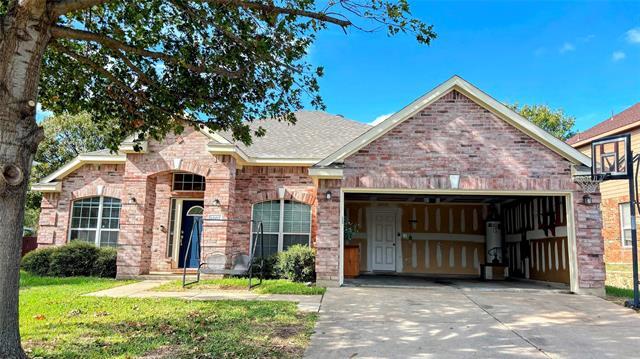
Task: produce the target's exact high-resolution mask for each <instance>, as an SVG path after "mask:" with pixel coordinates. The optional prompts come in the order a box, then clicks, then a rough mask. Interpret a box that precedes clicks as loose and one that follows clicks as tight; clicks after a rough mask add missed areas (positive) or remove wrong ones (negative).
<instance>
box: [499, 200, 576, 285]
mask: <svg viewBox="0 0 640 359" xmlns="http://www.w3.org/2000/svg"><path fill="white" fill-rule="evenodd" d="M566 211H567V206H566V199H565V198H564V197H559V196H556V197H533V198H530V199H523V200H519V201H518V202H514V203H511V204H509V205H506V206H504V207H503V212H502V217H503V226H504V231H505V234H506V238H505V239H506V258H507V260H508V263H509V270H510V272H511V273H512V275H515V276H520V277H526V278H530V279H535V280H542V281H549V282H558V283H566V284H569V281H570V275H569V242H568V239H567V212H566ZM525 267H526V268H525Z"/></svg>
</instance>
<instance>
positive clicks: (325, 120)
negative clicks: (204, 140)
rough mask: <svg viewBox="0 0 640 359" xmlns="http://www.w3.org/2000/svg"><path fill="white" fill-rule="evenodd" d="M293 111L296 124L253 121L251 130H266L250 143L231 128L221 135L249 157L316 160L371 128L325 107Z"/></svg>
mask: <svg viewBox="0 0 640 359" xmlns="http://www.w3.org/2000/svg"><path fill="white" fill-rule="evenodd" d="M294 115H295V117H296V123H295V125H294V124H291V123H289V122H281V121H276V120H274V119H262V120H258V121H254V122H252V123H251V125H250V127H251V129H252V130H256V129H258V127H262V128H264V129H265V130H266V131H267V132H266V134H265V135H264V136H263V137H254V138H253V143H252V144H251V145H250V146H247V145H245V144H243V143H241V142H235V141H233V136H232V134H231V132H228V131H227V132H221V133H220V135H221V136H223V137H224V138H225V139H226V140H227V141H229V143H232V144H234V145H235V146H236V147H237V148H238V149H239V150H240V151H242V152H243V153H244V154H245V155H246V156H247V157H250V158H268V159H272V160H277V159H293V158H296V159H305V160H312V162H311V164H313V163H315V162H317V161H319V160H321V159H323V158H325V157H327V156H328V155H330V154H331V153H333V152H335V151H336V150H338V149H339V148H340V147H342V146H344V145H345V144H347V143H348V142H349V141H351V140H353V139H354V138H356V137H358V136H360V135H361V134H363V133H364V132H366V131H367V130H368V129H369V128H371V126H369V125H367V124H365V123H362V122H357V121H354V120H349V119H346V118H344V117H342V116H340V115H332V114H330V113H326V112H322V111H297V112H295V113H294Z"/></svg>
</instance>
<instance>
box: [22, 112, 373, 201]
mask: <svg viewBox="0 0 640 359" xmlns="http://www.w3.org/2000/svg"><path fill="white" fill-rule="evenodd" d="M295 116H296V120H297V121H296V124H295V125H293V124H291V123H288V122H278V121H276V120H272V119H264V120H259V121H255V122H253V123H252V124H251V128H252V129H257V128H258V126H262V127H263V128H264V129H266V130H267V132H266V134H265V136H263V137H260V138H254V140H253V144H252V145H251V146H246V145H244V144H243V143H241V142H234V141H233V136H232V134H231V133H230V132H213V131H211V130H209V128H207V127H200V128H199V130H200V132H201V133H202V134H203V135H205V136H206V137H207V138H208V139H209V140H211V142H210V143H209V144H208V145H207V147H206V148H203V149H202V150H203V151H210V152H212V153H224V154H235V155H238V157H239V158H240V159H241V160H242V163H243V164H247V163H252V164H255V165H305V166H310V165H313V164H314V163H316V162H318V161H319V160H321V159H322V158H324V157H326V156H328V155H329V154H331V153H332V152H334V151H336V150H337V149H338V148H340V147H342V146H343V145H344V144H346V143H347V142H349V141H351V140H352V139H354V138H355V137H357V136H359V135H361V134H362V133H364V132H366V131H367V130H368V129H369V128H370V127H371V126H369V125H367V124H365V123H361V122H357V121H353V120H349V119H346V118H344V117H342V116H340V115H332V114H329V113H326V112H321V111H298V112H295ZM135 138H136V135H135V134H134V135H131V136H129V137H127V138H126V139H125V140H124V141H123V143H122V144H121V145H120V150H119V152H118V153H112V152H111V151H109V150H99V151H93V152H87V153H82V154H80V155H79V156H77V157H76V158H74V159H73V160H71V161H69V162H68V163H66V164H65V165H64V166H62V167H60V168H59V169H58V170H56V171H54V172H53V173H51V174H50V175H49V176H47V177H45V178H43V179H42V180H41V181H40V182H39V183H37V184H35V185H34V186H32V189H33V190H38V191H42V192H59V191H60V188H61V187H60V185H61V183H60V182H55V181H59V180H61V179H63V178H64V177H66V176H67V175H69V174H70V173H72V172H73V171H75V170H77V169H78V168H80V167H82V166H83V165H85V164H92V163H108V164H114V163H125V162H126V160H127V157H126V156H127V153H136V151H135V148H134V146H135V144H136V143H135ZM139 145H140V146H141V149H142V150H141V151H139V152H137V153H145V152H146V151H147V141H141V142H139Z"/></svg>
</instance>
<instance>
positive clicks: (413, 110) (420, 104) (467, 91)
mask: <svg viewBox="0 0 640 359" xmlns="http://www.w3.org/2000/svg"><path fill="white" fill-rule="evenodd" d="M454 89H455V90H457V91H459V92H461V93H462V94H464V95H465V96H467V97H469V98H470V99H471V100H473V101H474V102H476V103H477V104H478V105H480V106H482V107H484V108H486V109H487V110H489V111H491V112H492V113H494V114H495V115H497V116H498V117H500V118H501V119H503V120H504V121H506V122H507V123H509V124H511V125H513V126H514V127H516V128H518V129H519V130H520V131H522V132H524V133H525V134H527V135H529V136H530V137H532V138H534V139H535V140H537V141H538V142H540V143H542V144H543V145H545V146H546V147H547V148H549V149H551V150H552V151H554V152H556V153H558V154H559V155H561V156H562V157H564V158H566V159H567V160H569V161H571V162H572V163H574V164H582V165H585V166H588V167H591V160H590V159H589V157H587V156H585V155H584V154H582V153H580V152H579V151H577V150H576V149H574V148H573V147H571V146H569V145H568V144H566V143H564V142H562V141H561V140H559V139H557V138H555V137H554V136H552V135H550V134H549V133H547V132H546V131H544V130H543V129H541V128H540V127H538V126H536V125H535V124H533V123H532V122H531V121H529V120H527V119H525V118H524V117H522V116H520V115H519V114H518V113H516V112H515V111H513V110H511V109H510V108H508V107H507V106H505V105H504V104H502V103H500V102H499V101H497V100H495V99H494V98H492V97H491V96H489V95H488V94H486V93H484V92H482V91H481V90H480V89H478V88H477V87H475V86H473V85H472V84H471V83H469V82H467V81H465V80H464V79H462V78H461V77H459V76H453V77H451V78H450V79H448V80H447V81H445V82H443V83H442V84H440V85H438V86H437V87H436V88H434V89H433V90H431V91H429V92H428V93H426V94H425V95H423V96H422V97H420V98H418V99H417V100H415V101H413V102H412V103H410V104H409V105H408V106H406V107H404V108H403V109H401V110H400V111H398V112H396V113H395V114H393V115H392V116H391V117H389V118H387V119H386V120H384V121H382V122H381V123H379V124H378V125H376V126H374V127H372V128H371V129H369V131H367V132H365V133H363V134H362V135H360V136H358V137H357V138H355V139H354V140H352V141H351V142H349V143H347V144H345V145H344V146H342V147H341V148H340V149H338V150H337V151H335V152H333V153H332V154H331V155H329V156H327V157H326V158H325V159H323V160H322V161H320V162H318V163H317V164H316V165H315V167H316V168H322V167H329V166H331V165H333V164H335V163H341V162H343V161H344V159H345V158H347V157H349V156H350V155H352V154H354V153H355V152H357V151H359V150H360V149H362V148H363V147H365V146H366V145H368V144H369V143H371V142H373V141H375V140H376V139H377V138H379V137H381V136H383V135H384V134H385V133H387V132H389V131H390V130H392V129H393V128H394V127H396V126H397V125H398V124H400V123H402V122H404V121H405V120H407V119H409V118H411V117H412V116H414V115H415V114H417V113H418V112H419V111H421V110H422V109H423V108H425V107H426V106H429V105H430V104H432V103H434V102H435V101H437V100H438V99H440V98H441V97H442V96H444V95H446V94H447V93H449V92H450V91H452V90H454Z"/></svg>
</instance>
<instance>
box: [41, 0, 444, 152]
mask: <svg viewBox="0 0 640 359" xmlns="http://www.w3.org/2000/svg"><path fill="white" fill-rule="evenodd" d="M53 4H54V9H55V11H56V12H58V13H59V14H60V15H61V16H60V17H59V20H58V21H57V22H56V23H55V24H54V25H53V26H52V27H51V35H52V37H53V41H52V42H51V46H50V47H49V50H48V51H47V52H46V53H45V56H44V63H43V68H42V78H41V81H42V82H41V89H40V101H41V102H42V104H43V106H44V107H45V108H47V109H49V110H52V111H54V112H56V113H61V112H70V113H78V112H80V111H83V110H87V111H89V112H90V114H91V115H92V116H93V118H94V119H95V121H97V122H98V126H100V127H101V128H103V129H108V132H109V136H108V137H107V145H108V146H109V147H110V148H113V149H115V148H116V147H117V146H118V144H119V143H120V142H121V141H122V140H123V139H124V138H125V137H126V136H128V135H130V134H131V132H133V131H135V132H136V133H137V134H138V135H139V136H140V138H142V137H145V136H150V137H152V138H161V137H163V136H164V135H165V134H166V133H168V132H170V131H173V132H176V131H177V132H180V131H181V130H182V127H183V126H184V125H185V123H186V124H189V123H190V124H196V125H198V124H204V125H206V126H209V127H210V128H211V129H213V130H221V129H224V130H231V131H232V132H233V134H234V137H235V139H237V140H240V141H242V142H244V143H251V137H252V136H256V135H257V136H260V135H262V134H264V130H263V129H261V128H258V129H257V130H255V131H253V133H252V132H251V130H250V129H249V125H248V122H250V121H253V120H255V119H260V118H274V119H277V120H284V121H295V118H294V117H293V116H292V114H291V113H292V112H293V111H296V110H299V109H301V108H303V107H305V105H306V104H308V105H310V106H312V107H315V108H320V109H322V108H324V104H323V101H322V97H321V96H320V91H319V85H318V79H319V78H320V77H321V76H322V75H323V71H324V70H323V68H322V67H313V66H311V65H310V64H309V63H308V62H307V61H306V59H305V55H306V53H307V50H308V48H309V46H310V45H311V44H312V43H313V41H314V40H315V39H316V33H317V32H318V31H320V30H322V29H325V28H326V27H327V26H329V25H336V26H339V27H342V28H343V29H344V30H345V31H349V28H357V29H362V30H364V31H376V30H379V29H383V30H386V31H387V32H388V33H389V34H390V35H394V34H397V33H399V32H409V33H412V34H414V35H415V37H416V39H417V40H418V42H421V43H426V44H429V43H430V41H431V40H432V39H433V38H435V36H436V35H435V33H434V32H433V30H432V27H431V26H428V25H426V24H424V23H422V22H421V21H419V20H417V19H414V18H411V16H410V12H409V4H408V2H407V0H399V1H383V0H367V1H352V0H340V1H330V2H320V1H314V0H282V1H239V0H195V1H194V0H148V1H104V0H102V1H98V0H92V1H87V0H85V1H78V0H76V1H71V0H58V1H54V2H53ZM87 4H92V5H93V6H91V7H87V6H86V5H87ZM81 9H82V11H76V10H81ZM354 19H355V20H354Z"/></svg>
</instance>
